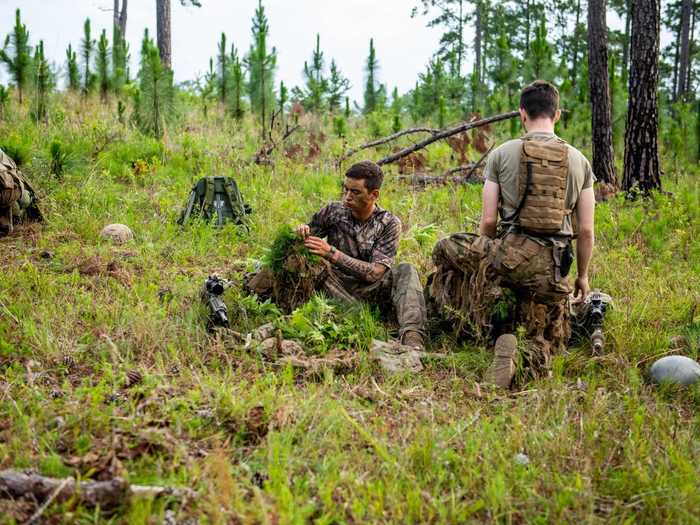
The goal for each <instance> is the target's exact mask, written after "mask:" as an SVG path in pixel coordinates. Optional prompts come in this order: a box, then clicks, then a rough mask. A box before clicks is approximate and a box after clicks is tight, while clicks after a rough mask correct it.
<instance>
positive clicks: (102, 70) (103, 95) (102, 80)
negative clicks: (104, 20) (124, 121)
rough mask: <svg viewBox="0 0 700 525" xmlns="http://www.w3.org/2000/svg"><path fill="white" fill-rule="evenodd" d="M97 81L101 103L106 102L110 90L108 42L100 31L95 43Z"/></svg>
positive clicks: (104, 32)
mask: <svg viewBox="0 0 700 525" xmlns="http://www.w3.org/2000/svg"><path fill="white" fill-rule="evenodd" d="M95 65H96V67H97V79H98V82H99V86H100V99H101V100H102V102H105V101H106V100H107V92H108V91H109V88H110V78H109V42H108V41H107V31H105V30H104V29H103V30H102V34H101V35H100V40H99V41H98V43H97V58H96V64H95Z"/></svg>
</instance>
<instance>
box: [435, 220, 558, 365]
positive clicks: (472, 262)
mask: <svg viewBox="0 0 700 525" xmlns="http://www.w3.org/2000/svg"><path fill="white" fill-rule="evenodd" d="M556 249H557V248H555V247H553V246H551V245H548V244H547V243H546V242H540V241H539V240H536V239H533V238H531V237H528V236H526V235H522V234H517V233H510V234H507V235H505V236H503V237H501V238H497V239H491V238H489V237H486V236H478V235H474V234H469V233H457V234H454V235H451V236H449V237H447V238H444V239H442V240H440V241H439V242H438V243H437V245H436V246H435V248H434V250H433V262H434V263H435V265H436V266H437V270H436V272H435V273H434V274H432V275H431V277H430V279H429V281H428V287H427V298H428V301H429V302H430V303H431V306H434V307H436V308H437V310H438V311H439V313H440V314H441V315H442V316H443V317H447V318H452V319H453V320H455V321H457V322H458V323H460V324H461V326H460V328H467V329H468V330H469V332H470V333H471V335H473V336H474V337H475V338H476V339H477V340H481V341H483V340H485V339H487V338H491V337H494V336H498V335H500V334H497V333H496V334H494V333H492V332H493V325H492V318H493V314H494V310H495V309H496V308H497V307H498V303H499V301H502V300H503V299H504V295H505V290H506V289H509V290H510V291H511V293H512V295H514V297H515V303H516V306H515V322H516V323H517V324H519V325H522V326H524V328H525V331H526V338H527V342H526V344H525V345H524V354H525V355H523V358H524V361H526V363H525V365H526V366H527V367H529V369H530V370H531V371H532V372H533V375H540V373H541V372H542V371H543V370H546V369H548V368H549V367H550V364H551V357H552V355H553V354H555V353H558V352H561V351H563V350H564V349H565V348H566V345H567V342H568V340H569V336H570V334H571V327H570V322H569V315H570V314H569V305H568V296H569V294H570V293H571V287H570V285H569V282H568V280H567V279H566V278H565V277H564V278H561V277H560V276H559V272H558V271H557V263H556V262H555V255H556V254H555V253H553V250H556Z"/></svg>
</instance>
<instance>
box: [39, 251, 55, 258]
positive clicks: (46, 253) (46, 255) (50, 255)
mask: <svg viewBox="0 0 700 525" xmlns="http://www.w3.org/2000/svg"><path fill="white" fill-rule="evenodd" d="M39 257H41V258H42V259H53V252H50V251H48V250H44V251H43V252H41V253H40V254H39Z"/></svg>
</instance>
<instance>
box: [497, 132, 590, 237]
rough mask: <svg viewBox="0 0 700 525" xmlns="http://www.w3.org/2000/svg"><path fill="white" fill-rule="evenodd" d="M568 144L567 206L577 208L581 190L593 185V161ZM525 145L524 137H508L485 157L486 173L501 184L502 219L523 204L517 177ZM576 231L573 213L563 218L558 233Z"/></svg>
mask: <svg viewBox="0 0 700 525" xmlns="http://www.w3.org/2000/svg"><path fill="white" fill-rule="evenodd" d="M525 137H527V138H533V139H535V140H542V141H545V142H548V141H551V140H555V139H557V138H558V137H557V136H556V135H555V134H554V133H545V132H541V131H535V132H532V133H527V134H526V135H525ZM567 146H568V147H569V176H568V178H567V180H566V200H565V206H566V208H567V209H569V210H575V209H576V204H577V203H578V198H579V195H581V191H583V190H585V189H587V188H590V187H591V186H593V183H594V182H595V176H594V175H593V170H592V169H591V164H590V163H589V162H588V159H586V157H584V156H583V153H581V152H580V151H579V150H577V149H576V148H574V147H573V146H571V145H569V144H567ZM522 149H523V141H522V140H520V139H515V140H509V141H508V142H505V143H504V144H501V145H500V146H499V147H497V148H496V149H495V150H493V151H492V152H491V154H490V155H489V156H488V159H487V161H486V167H485V168H484V177H485V178H486V180H489V181H491V182H495V183H496V184H498V185H499V186H500V202H499V205H498V212H499V215H500V216H501V220H503V219H505V218H506V217H510V216H511V215H513V213H514V212H515V210H516V209H517V208H518V204H520V197H521V196H520V191H519V187H518V186H519V185H518V178H519V170H520V155H521V153H522ZM573 233H574V230H573V226H572V224H571V215H567V216H566V217H564V220H563V221H562V226H561V231H560V232H559V234H560V235H573Z"/></svg>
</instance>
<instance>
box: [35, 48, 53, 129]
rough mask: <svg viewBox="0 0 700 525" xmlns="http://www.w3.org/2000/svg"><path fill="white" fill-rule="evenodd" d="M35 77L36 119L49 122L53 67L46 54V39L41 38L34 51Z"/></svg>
mask: <svg viewBox="0 0 700 525" xmlns="http://www.w3.org/2000/svg"><path fill="white" fill-rule="evenodd" d="M33 63H34V79H35V86H34V87H35V92H36V95H35V98H36V108H35V109H34V110H33V112H32V113H33V117H34V120H35V121H36V122H37V123H38V122H48V119H49V112H48V105H49V103H48V98H49V94H50V92H51V88H52V78H51V69H50V68H49V63H48V61H47V60H46V57H45V56H44V41H43V40H41V41H40V42H39V45H38V46H37V48H36V51H35V53H34V61H33Z"/></svg>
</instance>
